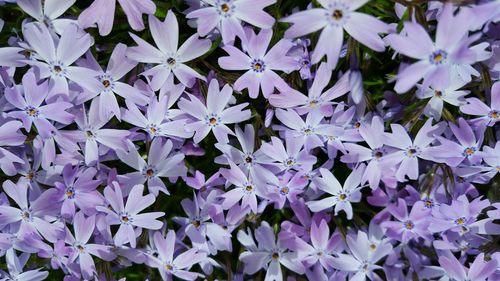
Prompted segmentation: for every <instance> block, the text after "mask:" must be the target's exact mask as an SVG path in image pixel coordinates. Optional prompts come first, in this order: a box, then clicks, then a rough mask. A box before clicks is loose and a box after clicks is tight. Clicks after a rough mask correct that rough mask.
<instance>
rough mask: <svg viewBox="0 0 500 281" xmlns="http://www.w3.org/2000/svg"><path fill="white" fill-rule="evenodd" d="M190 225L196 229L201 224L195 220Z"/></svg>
mask: <svg viewBox="0 0 500 281" xmlns="http://www.w3.org/2000/svg"><path fill="white" fill-rule="evenodd" d="M191 224H192V225H194V227H196V228H198V227H200V225H201V222H200V220H197V219H195V220H192V221H191Z"/></svg>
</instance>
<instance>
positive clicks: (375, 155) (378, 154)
mask: <svg viewBox="0 0 500 281" xmlns="http://www.w3.org/2000/svg"><path fill="white" fill-rule="evenodd" d="M382 156H384V153H383V152H382V151H375V153H373V157H375V159H377V160H378V159H380V158H382Z"/></svg>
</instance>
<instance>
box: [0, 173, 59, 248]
mask: <svg viewBox="0 0 500 281" xmlns="http://www.w3.org/2000/svg"><path fill="white" fill-rule="evenodd" d="M2 187H3V190H4V192H5V193H6V194H7V195H8V196H9V197H10V198H11V199H12V200H14V202H15V203H16V204H17V207H13V206H9V205H3V206H2V205H0V221H2V224H16V225H19V232H18V234H17V235H18V236H19V237H20V238H21V239H22V238H23V237H27V236H29V235H32V234H34V235H38V234H40V235H41V236H42V237H43V238H45V239H46V240H48V241H50V242H55V241H56V240H57V237H58V236H59V235H60V234H61V231H62V230H61V229H60V226H58V225H56V224H52V223H51V222H52V221H55V215H56V213H57V209H56V208H59V205H57V204H54V202H53V200H54V194H55V192H56V190H55V189H49V190H47V191H45V192H43V193H42V194H41V195H40V196H39V197H38V198H36V200H29V198H28V186H26V185H20V184H18V185H16V184H14V183H13V182H12V181H10V180H7V181H5V182H3V185H2Z"/></svg>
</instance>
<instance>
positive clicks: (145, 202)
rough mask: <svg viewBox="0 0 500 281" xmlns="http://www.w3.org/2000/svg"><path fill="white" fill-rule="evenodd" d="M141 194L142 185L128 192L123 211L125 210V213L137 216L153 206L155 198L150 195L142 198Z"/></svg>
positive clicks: (142, 190) (142, 191)
mask: <svg viewBox="0 0 500 281" xmlns="http://www.w3.org/2000/svg"><path fill="white" fill-rule="evenodd" d="M143 193H144V185H142V184H138V185H135V186H134V187H132V190H130V193H129V194H128V199H127V203H126V204H125V210H127V212H129V213H130V214H137V213H139V212H140V211H142V210H144V209H146V208H147V207H149V206H151V205H153V203H154V202H155V197H154V196H153V195H152V194H147V195H146V196H142V194H143Z"/></svg>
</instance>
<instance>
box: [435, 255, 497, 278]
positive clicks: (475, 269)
mask: <svg viewBox="0 0 500 281" xmlns="http://www.w3.org/2000/svg"><path fill="white" fill-rule="evenodd" d="M439 264H440V265H441V267H442V268H443V269H444V270H445V274H446V275H447V276H448V277H449V278H451V279H452V280H456V281H468V280H474V281H485V280H486V279H488V277H490V276H491V275H492V274H493V273H494V272H495V271H496V270H497V266H498V262H497V260H496V259H490V260H486V259H485V256H484V253H480V254H479V255H477V256H476V258H475V259H474V262H472V264H471V265H470V267H469V268H466V267H464V266H463V265H462V263H460V261H458V260H457V258H456V257H455V256H454V255H453V254H452V253H450V252H448V254H446V255H441V256H439ZM488 280H489V279H488Z"/></svg>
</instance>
